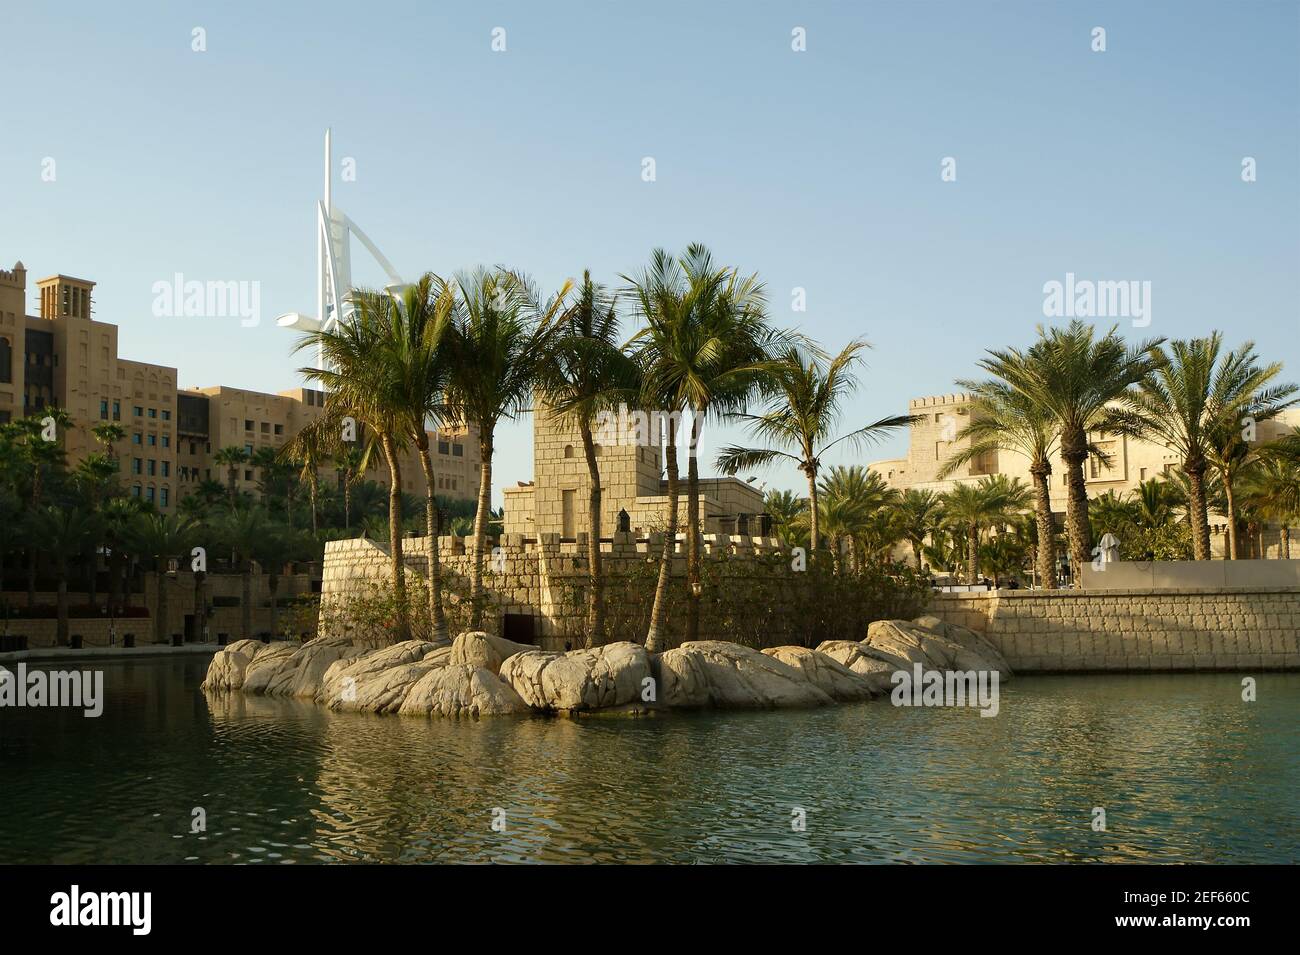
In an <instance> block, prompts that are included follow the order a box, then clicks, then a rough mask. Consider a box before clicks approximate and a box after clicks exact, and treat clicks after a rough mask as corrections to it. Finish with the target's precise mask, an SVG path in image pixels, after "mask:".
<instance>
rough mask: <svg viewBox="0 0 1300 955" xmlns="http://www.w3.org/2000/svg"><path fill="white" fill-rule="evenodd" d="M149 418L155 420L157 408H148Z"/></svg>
mask: <svg viewBox="0 0 1300 955" xmlns="http://www.w3.org/2000/svg"><path fill="white" fill-rule="evenodd" d="M149 417H150V418H156V417H158V409H157V408H150V409H149Z"/></svg>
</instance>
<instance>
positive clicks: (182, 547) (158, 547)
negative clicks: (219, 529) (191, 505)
mask: <svg viewBox="0 0 1300 955" xmlns="http://www.w3.org/2000/svg"><path fill="white" fill-rule="evenodd" d="M195 530H196V525H195V524H193V523H192V522H190V521H188V520H186V519H184V518H180V517H176V516H174V515H167V516H164V515H162V514H149V513H141V514H138V515H136V517H135V519H134V521H133V522H132V524H131V527H130V530H129V534H130V539H131V547H132V549H133V550H134V552H135V553H136V554H138V555H140V556H142V557H149V558H151V559H152V560H153V562H154V574H155V576H156V578H157V583H158V614H157V616H156V617H155V618H154V624H153V635H154V642H155V643H166V642H168V641H167V579H166V578H167V573H168V566H167V565H168V562H169V561H170V560H172V559H173V558H179V557H180V555H181V554H183V553H185V552H186V551H188V550H189V549H190V546H191V543H192V542H193V540H194V533H195Z"/></svg>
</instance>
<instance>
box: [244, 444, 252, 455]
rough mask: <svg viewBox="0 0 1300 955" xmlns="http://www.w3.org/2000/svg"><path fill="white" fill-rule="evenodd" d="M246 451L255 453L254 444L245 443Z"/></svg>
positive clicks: (246, 452)
mask: <svg viewBox="0 0 1300 955" xmlns="http://www.w3.org/2000/svg"><path fill="white" fill-rule="evenodd" d="M244 453H245V454H252V453H253V446H252V445H251V444H246V445H244Z"/></svg>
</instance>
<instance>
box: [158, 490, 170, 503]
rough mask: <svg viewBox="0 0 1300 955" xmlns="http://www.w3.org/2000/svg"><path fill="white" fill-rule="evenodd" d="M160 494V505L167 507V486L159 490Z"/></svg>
mask: <svg viewBox="0 0 1300 955" xmlns="http://www.w3.org/2000/svg"><path fill="white" fill-rule="evenodd" d="M158 495H159V500H158V504H159V505H160V506H162V507H166V506H167V498H168V494H167V488H163V489H162V490H161V491H159V492H158Z"/></svg>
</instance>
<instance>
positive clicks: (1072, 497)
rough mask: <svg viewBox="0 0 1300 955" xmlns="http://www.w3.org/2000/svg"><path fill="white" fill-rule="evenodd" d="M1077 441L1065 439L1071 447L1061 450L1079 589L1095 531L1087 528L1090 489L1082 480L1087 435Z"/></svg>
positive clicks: (1072, 564)
mask: <svg viewBox="0 0 1300 955" xmlns="http://www.w3.org/2000/svg"><path fill="white" fill-rule="evenodd" d="M1073 437H1074V440H1072V441H1069V442H1066V441H1062V445H1067V444H1068V446H1069V449H1068V450H1066V449H1065V448H1063V449H1062V451H1061V457H1062V458H1063V459H1064V461H1065V483H1066V489H1067V492H1068V493H1067V495H1066V509H1065V528H1066V534H1067V535H1068V537H1069V539H1070V574H1071V577H1072V580H1073V583H1074V588H1075V589H1076V590H1077V589H1079V588H1081V587H1082V586H1083V566H1084V564H1086V563H1088V560H1089V553H1090V552H1091V550H1092V531H1091V530H1090V529H1089V528H1088V489H1087V487H1086V486H1085V485H1084V483H1083V463H1084V461H1086V460H1087V459H1088V451H1087V438H1086V436H1085V435H1083V434H1076V435H1074V436H1073Z"/></svg>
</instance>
